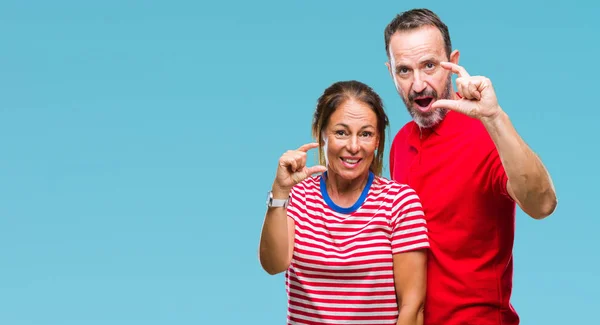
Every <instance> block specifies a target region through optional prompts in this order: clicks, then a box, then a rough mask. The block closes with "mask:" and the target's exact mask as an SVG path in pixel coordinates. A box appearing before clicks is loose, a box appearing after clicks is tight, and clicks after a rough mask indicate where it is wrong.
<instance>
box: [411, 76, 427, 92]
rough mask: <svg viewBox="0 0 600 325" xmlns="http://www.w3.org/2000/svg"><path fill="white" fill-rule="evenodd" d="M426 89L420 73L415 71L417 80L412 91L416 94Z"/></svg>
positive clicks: (415, 79)
mask: <svg viewBox="0 0 600 325" xmlns="http://www.w3.org/2000/svg"><path fill="white" fill-rule="evenodd" d="M425 88H427V84H426V83H425V80H423V79H422V78H421V76H420V73H419V71H415V78H414V80H413V84H412V90H413V91H414V92H416V93H420V92H422V91H423V90H425Z"/></svg>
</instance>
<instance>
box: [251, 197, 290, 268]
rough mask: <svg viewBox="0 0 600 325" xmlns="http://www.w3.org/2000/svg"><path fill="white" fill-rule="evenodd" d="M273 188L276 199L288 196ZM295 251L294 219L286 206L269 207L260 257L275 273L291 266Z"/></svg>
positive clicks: (261, 238)
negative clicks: (288, 214)
mask: <svg viewBox="0 0 600 325" xmlns="http://www.w3.org/2000/svg"><path fill="white" fill-rule="evenodd" d="M288 196H289V194H287V195H285V194H280V193H278V192H277V191H276V190H273V198H274V199H285V198H288ZM293 252H294V220H293V219H292V218H288V217H287V210H286V209H285V208H284V207H271V208H268V210H267V213H266V215H265V221H264V223H263V228H262V233H261V236H260V248H259V253H258V257H259V260H260V264H261V265H262V267H263V269H264V270H265V271H267V273H269V274H271V275H275V274H278V273H281V272H283V271H285V270H287V268H288V267H289V266H290V262H291V261H292V254H293Z"/></svg>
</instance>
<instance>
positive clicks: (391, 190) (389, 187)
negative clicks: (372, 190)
mask: <svg viewBox="0 0 600 325" xmlns="http://www.w3.org/2000/svg"><path fill="white" fill-rule="evenodd" d="M373 184H374V185H375V186H376V187H378V188H379V189H380V190H381V191H385V192H387V193H388V194H390V195H394V196H404V195H406V194H414V193H416V192H415V190H414V189H413V188H412V187H411V186H410V185H408V184H404V183H400V182H397V181H395V180H393V179H389V178H387V177H383V176H377V177H376V178H375V181H374V182H373Z"/></svg>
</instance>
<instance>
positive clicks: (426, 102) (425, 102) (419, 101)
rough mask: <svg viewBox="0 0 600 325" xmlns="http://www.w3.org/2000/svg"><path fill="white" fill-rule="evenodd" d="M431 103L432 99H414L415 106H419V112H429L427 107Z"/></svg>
mask: <svg viewBox="0 0 600 325" xmlns="http://www.w3.org/2000/svg"><path fill="white" fill-rule="evenodd" d="M432 101H433V97H419V98H416V99H415V104H417V106H419V109H420V110H421V111H423V112H426V111H428V110H429V105H431V102H432Z"/></svg>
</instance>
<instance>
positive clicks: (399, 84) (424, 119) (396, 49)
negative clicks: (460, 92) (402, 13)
mask: <svg viewBox="0 0 600 325" xmlns="http://www.w3.org/2000/svg"><path fill="white" fill-rule="evenodd" d="M389 52H390V53H389V56H390V61H389V62H388V63H386V65H387V66H388V70H389V72H390V74H391V76H392V78H393V80H394V84H395V86H396V90H397V91H398V94H400V96H401V97H402V100H403V101H404V104H405V105H406V108H407V109H408V112H409V113H410V115H411V116H412V118H413V119H414V121H415V122H416V123H417V124H418V125H419V126H421V127H425V128H427V127H431V126H433V125H436V124H437V123H439V122H440V121H441V120H442V119H443V118H444V117H445V116H446V112H447V110H446V109H432V108H431V104H432V103H433V102H434V101H436V100H438V99H451V98H452V93H453V91H452V75H451V73H450V71H447V70H446V69H444V68H443V67H442V66H441V65H440V62H447V61H450V62H453V63H456V64H458V56H459V54H458V51H454V52H452V54H451V55H450V60H449V59H448V57H447V55H446V52H445V45H444V39H443V38H442V34H441V33H440V31H439V30H438V29H437V28H436V27H434V26H424V27H421V28H418V29H414V30H410V31H402V32H396V33H394V34H393V35H392V37H391V38H390V44H389Z"/></svg>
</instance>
